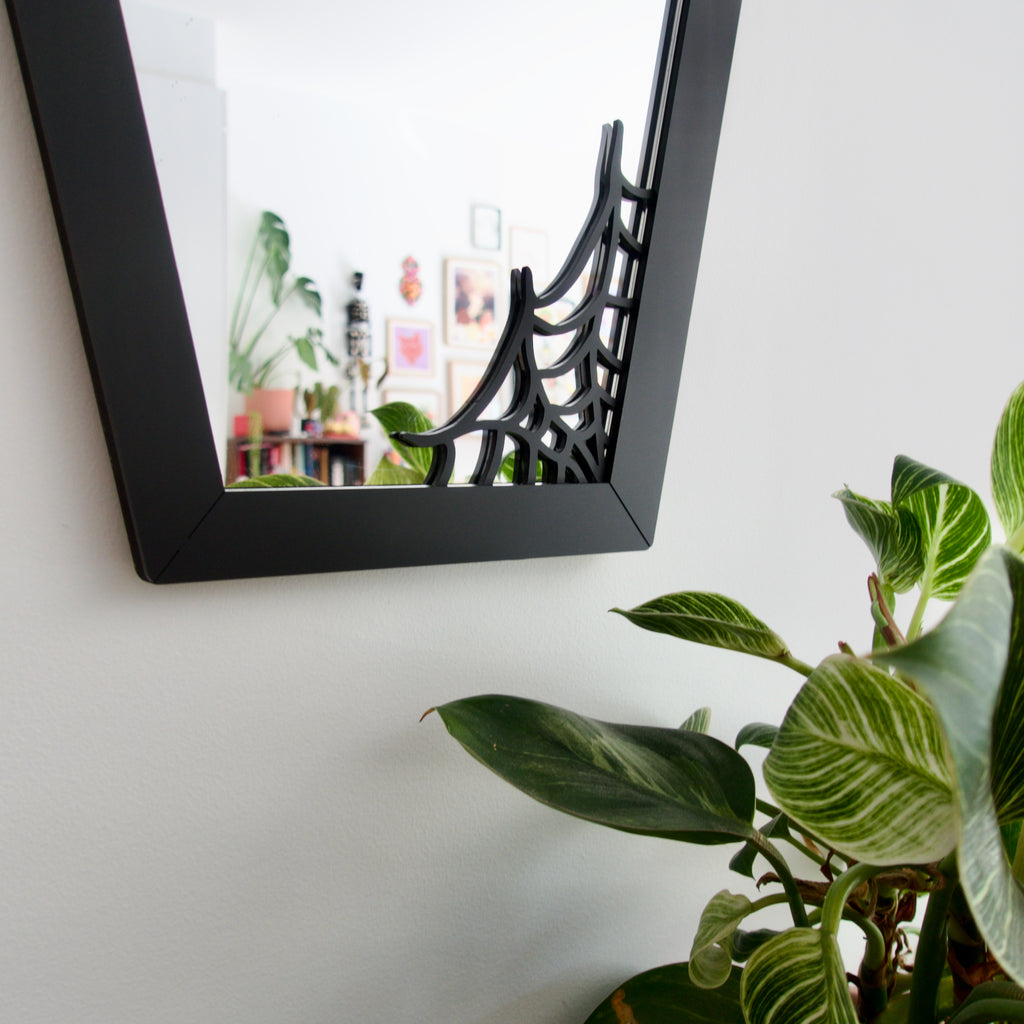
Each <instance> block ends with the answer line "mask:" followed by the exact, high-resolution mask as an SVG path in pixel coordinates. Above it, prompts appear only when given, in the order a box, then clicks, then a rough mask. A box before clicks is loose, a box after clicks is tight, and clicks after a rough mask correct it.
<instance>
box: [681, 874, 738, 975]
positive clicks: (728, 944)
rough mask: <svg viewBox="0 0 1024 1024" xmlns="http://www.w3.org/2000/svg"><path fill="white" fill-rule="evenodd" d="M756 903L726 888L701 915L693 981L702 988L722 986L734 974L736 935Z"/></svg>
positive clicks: (692, 963) (692, 960) (692, 958)
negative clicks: (733, 948)
mask: <svg viewBox="0 0 1024 1024" xmlns="http://www.w3.org/2000/svg"><path fill="white" fill-rule="evenodd" d="M751 909H752V905H751V902H750V900H748V899H747V897H746V896H742V895H739V894H737V893H732V892H729V891H728V890H727V889H723V890H722V891H721V892H718V893H716V894H715V895H714V896H712V897H711V902H710V903H708V905H707V906H706V907H705V908H704V912H703V913H702V914H701V915H700V924H698V925H697V934H696V935H694V937H693V946H692V948H691V949H690V980H691V981H692V982H693V983H694V985H696V986H697V987H698V988H718V987H719V986H720V985H724V984H725V983H726V982H727V981H728V980H729V975H730V974H731V973H732V937H733V934H734V933H735V931H736V929H737V928H739V926H740V924H741V923H742V922H743V919H744V918H745V917H747V915H748V914H749V913H750V912H751Z"/></svg>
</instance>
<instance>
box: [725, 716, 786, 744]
mask: <svg viewBox="0 0 1024 1024" xmlns="http://www.w3.org/2000/svg"><path fill="white" fill-rule="evenodd" d="M778 735H779V727H778V726H777V725H767V724H766V723H765V722H751V723H750V724H749V725H745V726H743V728H742V729H740V731H739V732H738V733H737V734H736V742H735V743H734V744H733V746H734V747H735V748H736V749H737V750H739V749H740V747H764V748H765V750H770V749H771V746H772V744H773V743H774V742H775V737H776V736H778Z"/></svg>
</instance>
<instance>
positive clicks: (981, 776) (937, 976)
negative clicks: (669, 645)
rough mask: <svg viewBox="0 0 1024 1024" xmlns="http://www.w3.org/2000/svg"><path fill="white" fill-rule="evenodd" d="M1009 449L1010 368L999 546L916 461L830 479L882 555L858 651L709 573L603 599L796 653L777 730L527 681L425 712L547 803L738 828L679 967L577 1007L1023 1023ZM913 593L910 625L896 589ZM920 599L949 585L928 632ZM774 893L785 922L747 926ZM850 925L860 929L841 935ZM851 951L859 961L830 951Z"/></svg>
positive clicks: (1018, 600)
mask: <svg viewBox="0 0 1024 1024" xmlns="http://www.w3.org/2000/svg"><path fill="white" fill-rule="evenodd" d="M401 436H402V435H398V436H397V437H394V438H393V440H394V441H395V443H401ZM1022 451H1024V385H1021V386H1020V387H1018V388H1017V390H1016V391H1015V392H1014V394H1013V395H1012V396H1011V398H1010V401H1009V403H1008V404H1007V406H1006V408H1005V410H1004V412H1003V415H1002V417H1001V418H1000V420H999V424H998V427H997V429H996V435H995V443H994V445H993V447H992V455H991V460H990V466H989V467H988V468H989V478H990V480H991V484H992V497H993V506H994V508H995V510H996V512H997V514H998V517H999V520H1000V522H1001V525H1002V527H1003V530H1004V532H1005V537H1006V540H1005V543H1004V544H998V543H996V544H993V543H992V528H991V524H990V520H989V515H988V512H987V510H986V507H985V504H984V502H983V501H982V498H981V497H980V495H979V494H978V493H977V492H976V491H974V490H972V489H971V488H970V487H968V486H966V485H964V484H961V483H959V482H957V481H956V480H954V479H953V478H952V477H949V476H947V475H946V474H945V473H942V472H939V471H938V470H935V469H931V468H929V467H928V466H925V465H922V464H921V463H919V462H916V461H915V460H913V459H911V458H908V457H907V456H905V455H900V456H898V457H897V458H896V460H895V462H894V463H893V468H892V476H891V485H890V492H889V494H888V495H886V497H885V498H884V499H883V500H877V499H872V498H868V497H864V496H862V495H859V494H855V493H854V492H853V491H851V490H849V489H848V488H843V489H842V490H840V491H839V492H837V493H836V494H835V497H836V498H837V499H838V500H839V502H840V503H841V505H842V507H843V511H844V513H845V515H846V519H847V521H848V523H849V524H850V526H851V527H852V528H853V530H854V532H855V533H856V534H857V535H858V536H859V537H860V538H861V539H862V540H863V541H864V542H865V543H866V544H867V547H868V550H869V552H870V554H871V570H869V571H870V572H871V575H870V576H869V577H868V580H867V586H866V587H865V588H864V591H863V594H864V616H863V619H862V621H861V623H860V626H859V628H858V631H857V632H858V634H859V635H860V636H861V638H862V641H863V648H862V651H863V653H861V654H856V653H855V652H854V650H853V648H852V647H851V645H850V644H849V643H847V642H846V639H847V636H846V634H844V633H840V634H839V636H837V637H836V640H837V641H838V643H837V645H836V648H834V653H831V654H828V653H826V656H825V657H824V659H823V660H821V661H819V662H816V663H815V662H805V661H802V660H801V659H800V658H798V657H796V656H795V655H794V654H793V653H792V652H791V650H790V648H789V645H788V644H787V643H786V642H785V641H784V640H783V638H782V637H781V636H779V634H778V633H776V632H775V631H774V630H772V629H771V628H770V627H769V626H768V625H767V624H766V623H765V622H763V621H761V620H760V619H759V618H757V617H755V616H754V615H753V614H752V613H751V612H750V611H749V610H748V609H747V608H746V607H745V606H744V605H742V604H740V603H739V602H738V601H735V600H733V599H731V598H728V597H724V596H722V595H720V594H714V593H708V592H706V591H683V592H681V593H675V594H668V595H665V596H663V597H658V598H655V599H654V600H652V601H648V602H646V603H645V604H641V605H639V606H637V607H635V608H632V609H631V610H628V611H623V610H621V609H614V610H615V611H616V612H618V613H619V614H620V615H622V616H623V617H624V618H625V619H627V620H628V621H629V622H631V623H633V624H634V625H636V626H639V627H641V628H642V629H646V630H650V631H652V632H655V633H659V634H662V635H663V636H669V637H673V638H676V639H679V640H686V641H690V642H693V643H699V644H707V645H709V646H711V647H718V648H724V649H725V650H729V651H734V652H738V653H740V654H744V655H749V656H754V657H757V658H764V659H767V660H769V661H772V662H774V663H775V664H776V665H778V666H779V668H780V671H781V670H782V669H787V670H790V671H792V672H794V673H795V674H796V675H797V676H798V677H799V683H798V685H797V687H796V696H795V698H794V699H793V700H792V702H791V704H790V706H789V709H788V711H787V712H786V714H785V716H784V717H783V719H782V722H781V725H778V726H776V725H774V724H765V723H763V722H754V723H751V724H749V725H746V726H743V727H742V728H741V729H740V730H739V732H738V734H737V735H736V736H735V741H734V742H731V743H727V742H722V741H721V740H718V739H715V738H714V737H713V736H712V735H711V731H710V724H711V712H710V709H708V708H699V709H697V710H696V711H695V712H693V713H692V714H691V715H690V716H689V717H688V718H687V719H686V720H685V721H684V722H683V725H682V726H681V727H680V728H678V729H677V728H662V727H651V726H642V725H617V724H610V723H606V722H600V721H597V720H595V719H591V718H584V717H582V716H580V715H577V714H574V713H573V712H571V711H567V710H565V709H562V708H557V707H554V706H552V705H549V704H541V703H538V702H535V701H530V700H526V699H524V698H521V697H518V696H515V697H502V696H482V697H471V698H469V699H466V700H457V701H454V702H452V703H450V704H445V705H443V706H441V707H439V708H437V709H436V710H437V712H438V714H439V715H440V717H441V719H442V721H443V722H444V724H445V726H446V727H447V728H448V731H449V732H450V733H451V734H452V736H454V737H455V739H457V740H458V741H459V742H460V743H461V744H462V745H463V746H464V747H465V748H466V749H467V750H468V751H469V752H470V753H472V754H473V755H474V757H476V758H477V759H478V760H479V761H481V762H482V763H483V764H485V765H486V766H487V767H489V768H491V769H492V770H493V771H494V772H496V773H497V774H498V775H499V776H501V777H502V778H503V779H505V780H506V781H507V782H510V783H511V784H512V785H514V786H517V787H518V788H519V789H520V790H522V791H523V792H525V793H527V794H529V795H530V796H533V797H535V798H536V799H538V800H540V801H542V802H544V803H546V804H548V805H549V806H551V807H554V808H555V809H557V810H560V811H564V812H566V813H568V814H571V815H575V816H577V817H580V818H583V819H586V820H588V821H591V822H594V823H597V824H600V825H605V826H608V827H611V828H616V829H621V830H624V831H626V832H632V833H637V834H640V835H645V836H652V837H653V836H657V837H663V838H666V839H672V840H677V841H680V842H686V843H696V844H701V845H718V844H731V846H732V848H731V849H729V850H728V855H729V856H730V857H731V858H732V859H731V860H730V861H729V867H730V868H731V869H732V870H733V871H734V872H736V874H737V876H738V877H739V878H740V879H745V881H744V882H743V888H744V889H746V890H747V892H746V893H745V892H731V891H729V890H728V889H723V890H721V891H720V892H718V893H717V894H716V895H713V896H711V899H710V902H709V903H708V904H707V906H706V908H705V910H704V912H703V914H702V915H701V918H700V921H699V923H698V924H697V927H696V930H695V934H694V937H693V945H692V947H691V950H690V956H689V960H688V962H684V963H675V964H669V965H667V966H664V967H658V968H655V969H654V970H651V971H646V972H644V973H643V974H639V975H637V976H636V977H633V978H631V979H629V980H628V981H626V982H624V983H623V984H622V985H620V986H618V987H617V988H616V989H615V990H614V992H613V993H612V994H611V995H609V997H608V998H607V999H606V1000H605V1001H604V1002H603V1003H602V1004H601V1005H600V1006H598V1008H597V1009H596V1010H595V1011H594V1012H593V1013H592V1014H591V1015H590V1016H589V1017H588V1018H587V1024H613V1022H615V1021H620V1022H621V1021H627V1020H629V1021H634V1020H635V1021H655V1020H657V1021H667V1020H672V1021H675V1022H679V1024H697V1022H705V1021H719V1022H722V1024H726V1022H728V1024H733V1022H735V1024H741V1022H746V1024H810V1022H812V1021H821V1022H828V1024H872V1022H878V1024H891V1022H894V1021H906V1022H910V1024H936V1022H940V1021H941V1022H945V1024H986V1022H989V1021H1008V1022H1020V1021H1024V887H1022V885H1021V882H1020V878H1021V876H1022V874H1024V834H1022V830H1021V825H1022V819H1024V558H1022V557H1021V555H1022V554H1024V460H1022V459H1021V452H1022ZM914 590H916V591H917V599H916V601H915V602H914V603H913V604H912V606H911V607H912V609H913V610H912V611H911V609H910V608H908V609H907V611H906V612H905V613H901V615H900V621H898V619H897V615H896V611H897V603H896V602H897V595H901V596H900V597H899V600H900V602H902V601H903V597H902V595H903V594H909V593H911V592H913V591H914ZM933 599H939V600H942V601H954V602H955V603H954V604H953V606H952V608H951V609H950V611H949V612H948V613H947V614H946V615H945V617H944V618H942V619H941V621H939V622H938V625H936V626H935V627H934V628H933V629H931V630H930V631H926V628H925V622H926V621H928V619H929V614H928V611H930V603H931V601H932V600H933ZM848 639H849V640H851V641H852V640H855V639H856V637H855V636H854V635H850V636H849V637H848ZM631 682H633V681H632V680H631ZM680 717H682V716H681V715H680ZM676 721H678V719H676ZM728 739H730V740H731V739H732V735H731V734H730V736H729V737H728ZM751 747H753V748H755V749H756V748H761V750H762V751H763V750H767V756H765V755H764V754H763V752H757V753H756V757H755V760H756V764H758V765H759V766H760V768H761V774H762V777H763V780H764V783H765V788H762V787H761V786H760V785H759V784H758V783H757V781H756V779H755V775H754V770H753V768H752V767H751V766H750V764H749V763H748V759H747V756H746V749H747V748H751ZM741 751H742V752H741ZM765 798H770V802H769V801H768V800H767V799H765ZM791 846H792V847H793V848H795V849H796V850H797V851H798V854H799V856H798V859H796V860H794V859H793V858H792V855H790V856H787V855H786V853H787V851H788V848H789V847H791ZM758 858H764V860H765V861H766V862H767V865H768V867H769V870H768V873H763V872H762V870H760V868H759V865H758V863H757V860H758ZM808 869H811V870H808ZM798 871H801V872H804V871H806V872H807V873H808V874H810V875H812V876H813V877H806V876H805V877H803V878H801V877H799V876H798V875H797V872H798ZM755 878H759V881H757V882H756V887H757V890H758V892H757V894H756V896H755V894H754V892H753V891H752V889H753V887H754V884H755V883H754V881H753V880H754V879H755ZM748 893H749V895H748ZM919 901H920V902H925V901H927V907H926V909H925V911H924V913H923V914H921V915H918V903H919ZM775 906H777V907H780V908H781V907H786V908H788V910H789V915H790V916H791V918H792V924H791V926H787V923H786V922H785V921H780V920H779V919H778V918H775V919H771V920H769V921H768V922H766V924H767V925H768V927H767V928H760V927H758V924H759V923H760V922H759V919H758V915H759V914H760V912H761V911H763V910H765V909H767V908H768V907H775ZM915 922H918V924H919V927H913V925H914V923H915ZM840 929H842V930H843V932H845V931H846V930H847V929H849V930H850V931H855V930H859V931H860V932H861V933H862V937H863V942H856V943H851V944H849V945H843V946H841V944H840V941H839V936H840ZM915 934H916V940H915V941H914V942H913V947H914V948H913V949H911V945H910V943H911V936H912V935H915ZM855 950H856V952H857V954H858V955H862V959H861V961H860V964H859V969H858V970H856V971H855V972H854V971H849V970H848V969H847V968H848V967H850V968H853V967H855V966H856V965H855V964H854V963H850V964H848V965H847V964H846V963H844V955H846V956H853V955H854V951H855ZM861 951H862V954H861Z"/></svg>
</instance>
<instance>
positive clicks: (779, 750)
mask: <svg viewBox="0 0 1024 1024" xmlns="http://www.w3.org/2000/svg"><path fill="white" fill-rule="evenodd" d="M763 771H764V779H765V782H766V783H767V784H768V788H769V789H770V790H771V792H772V795H773V797H774V798H775V802H776V803H777V804H778V805H779V807H781V808H782V810H783V811H785V812H786V814H787V815H788V816H789V817H790V819H791V820H792V821H794V822H796V823H797V824H798V825H801V826H802V827H804V828H806V829H808V830H809V831H810V832H811V833H813V834H814V835H816V836H819V837H820V838H821V839H822V840H824V841H825V842H826V843H828V844H829V845H830V846H832V847H834V848H835V849H837V850H839V851H840V852H842V853H844V854H846V855H847V856H849V857H855V858H856V859H857V860H861V861H866V862H868V863H870V864H880V865H882V864H897V863H900V864H927V863H930V862H932V861H935V860H939V859H940V858H941V857H943V856H945V854H947V853H949V851H950V850H951V849H952V848H953V844H954V842H955V840H956V826H955V822H954V811H953V796H952V792H951V785H950V781H949V776H948V772H947V768H946V762H945V754H944V750H943V744H942V736H941V734H940V732H939V727H938V722H937V721H936V718H935V714H934V712H933V711H932V709H931V707H930V706H929V705H928V703H927V702H926V701H925V700H923V699H922V698H921V697H919V696H918V695H917V694H916V693H914V692H913V691H912V690H911V689H910V688H909V687H907V686H904V685H903V684H901V683H900V682H898V681H897V680H895V679H893V678H892V677H891V676H890V675H889V674H888V673H887V672H885V671H883V670H882V669H880V668H876V667H875V666H874V665H872V664H869V663H868V662H865V661H861V660H859V659H856V658H851V657H849V656H847V655H835V656H834V657H832V658H828V659H827V660H825V661H824V662H822V664H821V665H819V666H818V668H816V669H815V670H814V672H813V674H812V675H811V676H810V678H809V679H808V680H807V682H806V683H805V684H804V685H803V687H802V688H801V690H800V692H799V693H798V694H797V695H796V698H795V699H794V701H793V703H792V704H791V705H790V707H789V711H788V712H787V713H786V717H785V719H784V720H783V723H782V727H781V729H780V730H779V736H778V738H777V739H776V741H775V743H774V745H773V746H772V749H771V751H770V752H769V754H768V757H767V758H766V759H765V762H764V769H763Z"/></svg>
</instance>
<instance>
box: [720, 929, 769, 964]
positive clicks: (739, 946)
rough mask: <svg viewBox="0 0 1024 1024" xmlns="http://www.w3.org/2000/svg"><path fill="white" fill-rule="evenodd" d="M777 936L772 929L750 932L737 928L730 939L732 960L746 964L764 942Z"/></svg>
mask: <svg viewBox="0 0 1024 1024" xmlns="http://www.w3.org/2000/svg"><path fill="white" fill-rule="evenodd" d="M779 934H780V933H779V932H777V931H776V930H775V929H774V928H757V929H755V930H754V931H752V932H747V931H744V930H743V929H742V928H737V929H736V931H735V933H734V934H733V937H732V958H733V960H735V961H736V962H737V963H741V964H742V963H746V962H747V961H748V960H749V959H750V958H751V957H752V956H753V955H754V953H755V952H756V951H757V950H759V949H760V948H761V947H762V946H763V945H764V944H765V943H766V942H769V941H770V940H771V939H774V938H775V936H776V935H779Z"/></svg>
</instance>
